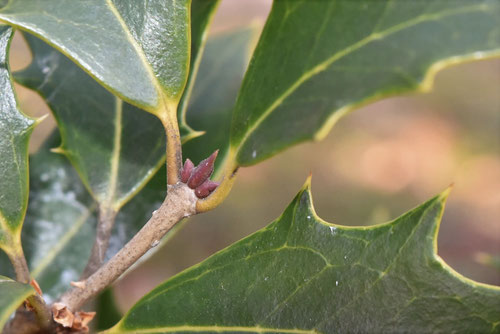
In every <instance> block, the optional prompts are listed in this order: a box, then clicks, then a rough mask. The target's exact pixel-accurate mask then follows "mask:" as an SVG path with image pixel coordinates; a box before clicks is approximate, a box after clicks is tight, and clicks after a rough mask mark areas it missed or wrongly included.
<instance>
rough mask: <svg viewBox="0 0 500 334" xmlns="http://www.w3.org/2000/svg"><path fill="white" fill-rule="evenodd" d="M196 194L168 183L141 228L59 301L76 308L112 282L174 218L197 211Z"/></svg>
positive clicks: (185, 187) (184, 187)
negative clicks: (166, 189) (162, 198)
mask: <svg viewBox="0 0 500 334" xmlns="http://www.w3.org/2000/svg"><path fill="white" fill-rule="evenodd" d="M196 201H197V197H196V195H195V193H194V191H193V190H192V189H190V188H189V187H188V186H187V185H186V184H184V183H181V182H178V183H176V184H174V185H169V186H168V194H167V197H166V198H165V201H164V202H163V203H162V205H161V206H160V208H159V209H158V210H156V211H155V212H154V213H153V215H152V217H151V218H150V219H149V221H148V222H147V223H146V224H145V225H144V226H143V227H142V229H141V230H140V231H139V232H138V233H137V234H136V235H135V236H134V237H133V238H132V239H131V240H130V241H129V242H128V243H127V244H126V245H125V246H124V247H123V248H122V249H121V250H120V251H119V252H118V253H117V254H116V255H115V256H113V257H112V258H111V259H110V260H109V261H108V262H106V263H105V264H104V265H103V266H102V267H101V268H99V269H98V270H97V271H96V272H95V273H93V274H92V275H90V276H89V277H88V278H87V279H85V280H84V281H82V283H83V284H80V287H74V288H71V289H70V290H68V291H67V292H66V293H64V294H63V295H62V297H61V299H60V302H61V303H62V304H64V305H65V306H67V307H68V308H69V309H70V310H71V311H77V310H79V309H80V308H81V307H82V306H83V305H84V304H85V302H87V301H88V300H89V299H90V298H92V297H93V296H95V295H97V294H98V293H99V292H101V291H102V290H103V289H104V288H106V287H107V286H108V285H109V284H111V283H112V282H114V281H115V280H116V279H117V278H118V277H120V275H121V274H123V273H124V272H125V271H126V270H127V269H128V268H129V267H130V266H131V265H132V264H134V263H135V262H136V261H137V260H138V259H139V258H140V257H141V256H142V255H144V254H145V253H146V252H147V251H148V250H149V249H151V248H153V247H155V246H156V245H157V244H158V243H159V241H160V239H161V238H162V237H163V236H164V235H165V234H166V233H167V232H168V231H169V230H170V229H171V228H172V227H174V226H175V224H176V223H177V222H179V221H180V220H182V219H183V218H185V217H188V216H191V215H193V214H195V213H196Z"/></svg>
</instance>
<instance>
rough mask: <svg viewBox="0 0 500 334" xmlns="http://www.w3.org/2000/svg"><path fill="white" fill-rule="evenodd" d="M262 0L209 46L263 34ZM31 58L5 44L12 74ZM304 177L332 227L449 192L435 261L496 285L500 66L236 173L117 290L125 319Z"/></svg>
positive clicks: (372, 112)
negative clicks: (215, 202)
mask: <svg viewBox="0 0 500 334" xmlns="http://www.w3.org/2000/svg"><path fill="white" fill-rule="evenodd" d="M270 5H271V0H238V1H234V0H224V1H222V3H221V5H220V7H219V10H218V12H217V14H216V16H215V18H214V21H213V25H212V28H211V32H210V34H211V35H215V34H220V33H222V32H224V31H228V30H231V29H235V28H238V27H245V26H248V25H249V24H258V25H259V24H260V25H261V26H262V24H263V23H264V21H265V18H266V16H267V13H268V12H269V9H270ZM30 59H31V55H30V53H29V51H28V49H27V46H26V45H25V43H24V41H23V40H22V38H21V37H20V36H19V35H16V37H15V39H14V42H13V46H12V51H11V66H12V69H13V70H17V69H21V68H23V67H24V66H26V65H27V64H29V62H30ZM16 89H17V94H18V98H19V100H20V103H21V107H22V108H23V110H24V111H25V112H26V113H28V114H30V115H34V116H41V115H45V114H48V113H49V110H48V108H47V107H46V105H45V104H44V102H43V100H42V99H41V98H40V97H38V95H36V94H35V93H33V92H31V91H29V90H27V89H25V88H23V87H20V86H18V85H17V86H16ZM54 126H55V123H54V120H53V119H52V116H49V118H48V119H46V120H45V121H44V122H42V124H40V125H39V126H38V127H37V128H36V130H35V133H34V135H33V137H32V140H31V148H30V149H31V151H32V152H34V151H36V150H37V148H38V147H39V146H40V144H41V143H42V142H43V140H44V138H45V137H46V136H47V134H48V133H49V132H50V130H51V129H52V128H53V127H54ZM309 172H312V175H313V178H312V191H313V197H314V203H315V207H316V211H317V212H318V214H319V216H320V217H322V218H323V219H325V220H327V221H330V222H334V223H337V224H343V225H373V224H378V223H382V222H386V221H389V220H392V219H394V218H396V217H398V216H399V215H401V214H402V213H404V212H406V211H408V210H410V209H411V208H413V207H415V206H417V205H418V204H420V203H422V202H424V201H425V200H427V199H429V198H430V197H432V196H434V195H436V194H438V193H440V192H441V191H443V190H444V189H446V188H447V187H448V186H450V185H451V184H453V189H452V192H451V195H450V198H449V200H448V204H447V208H446V212H445V214H444V218H443V221H442V224H441V228H440V231H439V241H438V248H439V255H440V256H441V257H443V258H444V260H445V261H446V262H447V263H448V264H449V265H450V266H451V267H453V268H454V269H455V270H456V271H458V272H460V273H461V274H463V275H465V276H467V277H469V278H472V279H474V280H477V281H480V282H484V283H489V284H496V285H500V271H498V270H495V269H494V268H492V267H491V266H488V265H485V264H484V263H483V262H484V261H485V254H490V255H496V256H498V255H500V59H491V60H484V61H477V62H472V63H467V64H462V65H459V66H454V67H451V68H448V69H446V70H444V71H442V72H440V73H439V74H438V75H437V77H436V80H435V85H434V89H433V91H432V92H431V93H429V94H408V95H405V96H401V97H397V98H389V99H386V100H383V101H379V102H376V103H374V104H371V105H369V106H366V107H363V108H362V109H359V110H357V111H355V112H353V113H351V114H350V115H348V116H346V117H344V118H342V119H341V120H340V121H339V122H338V123H337V125H336V126H335V127H334V128H333V130H332V131H331V133H330V134H329V136H328V137H327V138H326V139H325V140H323V141H321V142H319V143H307V144H302V145H299V146H296V147H293V148H292V149H289V150H287V151H285V152H284V153H282V154H280V155H278V156H276V157H273V158H271V159H269V160H267V161H265V162H263V163H260V164H259V165H257V166H254V167H250V168H242V169H240V171H239V175H238V179H237V182H236V185H235V187H234V189H233V190H232V192H231V195H230V196H229V198H228V199H227V200H226V201H225V202H224V203H223V204H222V205H221V206H220V207H219V208H217V209H216V210H214V211H212V212H209V213H206V214H203V215H199V216H196V217H193V218H192V219H190V221H189V222H188V223H187V224H186V225H185V227H184V228H183V229H182V230H181V231H180V232H178V233H177V234H176V235H175V237H173V238H172V240H171V241H170V242H169V243H168V244H167V245H166V246H165V247H163V248H162V249H161V250H160V251H158V252H157V253H156V254H154V255H153V256H152V257H151V258H150V259H149V260H148V261H147V262H145V263H143V264H142V265H140V266H139V267H138V268H136V269H135V270H134V271H132V272H131V273H130V274H129V275H127V276H126V277H125V278H124V279H122V280H121V281H119V282H118V283H117V284H116V290H115V291H116V295H117V298H118V301H119V306H120V308H121V309H122V310H127V309H128V308H129V307H130V306H131V305H132V304H133V303H134V302H135V301H136V300H137V299H139V298H140V297H142V296H143V295H144V294H145V293H147V292H148V291H150V290H151V289H152V288H153V287H155V286H156V285H158V284H159V283H161V282H163V281H164V280H166V279H167V278H168V277H170V276H172V275H174V274H176V273H178V272H180V271H181V270H183V269H185V268H187V267H189V266H191V265H193V264H196V263H198V262H200V261H202V260H203V259H205V258H206V257H207V256H209V255H211V254H213V253H214V252H216V251H218V250H220V249H222V248H224V247H226V246H228V245H230V244H231V243H233V242H235V241H237V240H239V239H241V238H243V237H245V236H247V235H249V234H250V233H252V232H254V231H256V230H258V229H260V228H262V227H264V226H266V225H267V224H268V223H270V222H271V221H273V220H274V219H275V218H277V217H278V216H279V215H280V214H281V213H282V212H283V210H284V209H285V207H286V206H287V205H288V203H289V202H290V201H291V200H292V198H293V197H294V196H295V194H296V193H297V191H298V190H299V189H300V188H301V186H302V184H303V183H304V181H305V179H306V177H307V176H308V175H309Z"/></svg>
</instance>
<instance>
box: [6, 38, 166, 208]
mask: <svg viewBox="0 0 500 334" xmlns="http://www.w3.org/2000/svg"><path fill="white" fill-rule="evenodd" d="M25 38H26V40H27V42H28V45H29V47H30V49H31V50H32V53H33V55H34V58H33V61H32V62H31V64H30V66H28V67H27V68H26V69H24V70H22V71H19V72H16V73H15V75H14V77H15V79H16V81H17V82H19V83H21V84H22V85H24V86H26V87H28V88H31V89H33V90H36V91H37V92H38V93H39V94H40V95H41V96H42V97H43V98H44V99H45V100H46V101H47V103H48V105H49V107H50V109H51V111H52V113H53V114H54V116H55V118H56V120H57V123H58V127H59V131H60V132H61V136H62V145H61V147H60V148H58V149H57V151H59V152H61V153H63V154H64V155H66V157H67V158H68V159H69V160H70V161H71V163H72V164H73V166H74V167H75V168H76V170H77V171H78V173H79V174H80V177H81V179H82V181H83V183H84V184H85V186H86V187H87V188H88V189H89V191H90V193H91V194H92V196H93V197H94V198H95V199H96V201H97V202H98V203H99V205H100V206H101V209H102V208H104V209H106V210H107V209H112V210H113V211H115V212H116V211H118V210H119V209H120V208H121V207H122V206H123V205H124V204H125V203H126V202H127V201H129V200H130V199H131V198H132V197H133V196H134V195H135V194H136V193H137V192H138V191H139V190H140V189H142V187H143V186H144V185H145V184H146V183H147V182H148V181H149V179H150V178H151V177H152V176H153V175H154V174H155V173H156V171H157V170H158V169H159V168H160V166H161V165H162V164H163V163H164V160H165V131H164V129H163V126H162V124H161V122H160V121H159V120H158V119H157V118H156V117H154V116H153V115H151V114H148V113H144V112H141V111H140V109H138V108H137V107H134V106H132V105H130V104H128V103H126V102H123V101H122V100H120V99H118V98H117V97H115V96H114V95H113V94H111V93H110V92H108V91H106V90H105V89H103V88H102V87H101V86H100V85H99V84H98V83H97V82H96V81H95V80H93V79H92V78H91V77H90V76H89V75H88V74H87V73H85V72H84V71H83V70H82V69H80V68H79V67H78V66H76V65H75V64H74V63H73V62H72V61H70V60H69V59H68V58H67V57H65V56H64V55H63V54H61V53H60V52H59V51H57V50H56V49H54V48H52V47H51V46H49V45H47V44H46V43H45V42H43V41H41V40H40V39H38V38H36V37H34V36H31V35H28V34H25ZM75 92H78V93H79V94H75Z"/></svg>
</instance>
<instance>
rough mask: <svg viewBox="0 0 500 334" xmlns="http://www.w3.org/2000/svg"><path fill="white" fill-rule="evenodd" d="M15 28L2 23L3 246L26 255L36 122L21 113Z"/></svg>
mask: <svg viewBox="0 0 500 334" xmlns="http://www.w3.org/2000/svg"><path fill="white" fill-rule="evenodd" d="M11 39H12V28H10V27H7V26H3V25H0V189H1V191H2V193H1V194H0V248H2V249H3V250H5V251H6V252H7V254H9V256H14V255H16V254H22V249H21V243H20V242H21V240H20V237H21V228H22V226H23V221H24V215H25V213H26V207H27V204H28V142H29V137H30V135H31V132H32V130H33V127H34V125H35V122H34V121H33V120H32V119H30V118H28V117H26V116H25V115H24V114H23V113H21V112H20V111H19V109H18V106H17V101H16V98H15V95H14V90H13V87H12V80H11V79H12V78H11V74H10V69H9V66H8V64H7V59H8V58H7V56H8V51H9V46H10V41H11Z"/></svg>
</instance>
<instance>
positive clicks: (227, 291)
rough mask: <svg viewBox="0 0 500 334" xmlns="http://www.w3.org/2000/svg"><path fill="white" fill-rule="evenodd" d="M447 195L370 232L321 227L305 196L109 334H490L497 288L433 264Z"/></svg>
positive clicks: (164, 289) (499, 306)
mask: <svg viewBox="0 0 500 334" xmlns="http://www.w3.org/2000/svg"><path fill="white" fill-rule="evenodd" d="M446 195H447V194H446V193H445V194H442V195H440V196H437V197H435V198H433V199H431V200H429V201H428V202H426V203H424V204H423V205H421V206H419V207H417V208H416V209H414V210H412V211H410V212H408V213H406V214H405V215H403V216H401V217H400V218H398V219H396V220H394V221H392V222H389V223H386V224H382V225H378V226H373V227H345V226H341V225H335V224H329V223H327V222H325V221H323V220H321V219H320V218H319V217H318V216H317V215H316V213H315V212H314V209H313V207H312V203H311V195H310V191H309V187H307V188H306V189H304V190H302V191H301V192H300V193H299V194H298V195H297V197H296V198H295V199H294V201H293V202H292V203H291V204H290V206H289V207H288V208H287V209H286V210H285V212H284V213H283V215H282V216H281V217H280V218H278V219H277V220H276V221H275V222H273V223H272V224H271V225H269V226H268V227H267V228H264V229H262V230H260V231H258V232H256V233H255V234H253V235H251V236H249V237H247V238H245V239H243V240H241V241H240V242H238V243H236V244H234V245H232V246H230V247H229V248H227V249H225V250H223V251H221V252H219V253H217V254H216V255H214V256H212V257H210V258H209V259H207V260H205V261H204V262H202V263H201V264H199V265H197V266H195V267H193V268H191V269H188V270H187V271H185V272H183V273H181V274H179V275H177V276H175V277H173V278H172V279H170V280H169V281H167V282H166V283H164V284H162V285H160V286H158V287H157V288H156V289H154V290H153V291H151V292H150V293H149V294H148V295H146V296H145V297H143V298H142V299H141V300H140V301H139V302H138V303H137V304H136V305H135V306H134V307H133V308H132V309H131V310H130V311H129V312H128V313H127V314H126V315H125V317H124V318H123V319H122V320H121V321H120V323H118V324H117V325H116V326H115V327H114V328H112V329H111V330H110V333H132V332H133V333H148V332H152V331H153V330H154V332H155V333H167V332H177V333H180V332H198V333H199V332H210V333H211V332H255V333H345V332H349V333H386V332H396V333H397V332H408V333H453V332H460V333H468V332H475V333H490V332H497V331H498V329H499V328H498V326H499V324H500V288H499V287H494V286H488V285H485V284H480V283H476V282H473V281H471V280H468V279H466V278H464V277H462V276H460V275H459V274H458V273H456V272H454V271H453V270H452V269H451V268H450V267H449V266H448V265H446V263H444V261H443V260H442V259H441V258H440V257H439V256H438V255H437V253H436V251H437V245H436V241H437V232H438V227H439V223H440V219H441V215H442V213H443V209H444V202H445V198H446Z"/></svg>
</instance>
